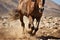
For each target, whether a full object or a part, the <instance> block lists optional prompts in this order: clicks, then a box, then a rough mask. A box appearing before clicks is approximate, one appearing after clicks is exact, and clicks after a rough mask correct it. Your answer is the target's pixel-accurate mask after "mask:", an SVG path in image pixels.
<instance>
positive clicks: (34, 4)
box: [17, 0, 45, 35]
mask: <svg viewBox="0 0 60 40" xmlns="http://www.w3.org/2000/svg"><path fill="white" fill-rule="evenodd" d="M44 4H45V0H19V4H18V9H17V12H18V13H19V15H20V21H21V25H22V26H23V31H24V29H25V24H24V22H23V16H27V17H28V18H29V27H28V28H30V29H31V31H30V32H29V33H30V34H33V35H35V34H36V32H37V30H38V27H39V22H40V19H41V17H42V14H43V10H44ZM34 19H36V21H37V22H36V24H37V26H36V27H35V26H34V23H33V21H34ZM33 31H34V32H33Z"/></svg>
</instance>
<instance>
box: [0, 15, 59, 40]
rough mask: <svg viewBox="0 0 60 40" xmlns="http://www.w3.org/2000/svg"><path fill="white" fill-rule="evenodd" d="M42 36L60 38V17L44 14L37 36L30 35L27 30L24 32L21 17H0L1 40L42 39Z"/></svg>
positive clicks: (44, 37)
mask: <svg viewBox="0 0 60 40" xmlns="http://www.w3.org/2000/svg"><path fill="white" fill-rule="evenodd" d="M41 38H42V39H46V38H60V17H52V16H50V17H45V16H42V18H41V21H40V25H39V30H38V32H37V33H36V35H35V36H30V35H29V34H28V33H27V32H26V33H25V35H24V34H23V31H22V27H21V22H20V20H19V19H17V20H12V19H11V18H10V17H9V16H2V17H0V40H40V39H41ZM42 39H41V40H42Z"/></svg>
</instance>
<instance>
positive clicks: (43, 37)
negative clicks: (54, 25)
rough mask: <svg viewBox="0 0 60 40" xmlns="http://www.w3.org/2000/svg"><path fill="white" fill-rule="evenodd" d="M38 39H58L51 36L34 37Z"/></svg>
mask: <svg viewBox="0 0 60 40" xmlns="http://www.w3.org/2000/svg"><path fill="white" fill-rule="evenodd" d="M36 38H38V39H43V40H48V39H60V38H58V37H53V36H41V37H36Z"/></svg>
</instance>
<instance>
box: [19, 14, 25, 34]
mask: <svg viewBox="0 0 60 40" xmlns="http://www.w3.org/2000/svg"><path fill="white" fill-rule="evenodd" d="M20 21H21V26H22V27H23V34H24V28H25V24H24V22H23V15H20Z"/></svg>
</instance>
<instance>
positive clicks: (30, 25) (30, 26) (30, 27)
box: [28, 16, 33, 35]
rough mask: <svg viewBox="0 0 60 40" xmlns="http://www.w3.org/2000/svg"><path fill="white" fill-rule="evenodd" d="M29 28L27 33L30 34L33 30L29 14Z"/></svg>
mask: <svg viewBox="0 0 60 40" xmlns="http://www.w3.org/2000/svg"><path fill="white" fill-rule="evenodd" d="M28 28H29V29H30V30H29V32H28V33H29V34H31V35H32V32H33V19H32V16H29V27H28Z"/></svg>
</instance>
